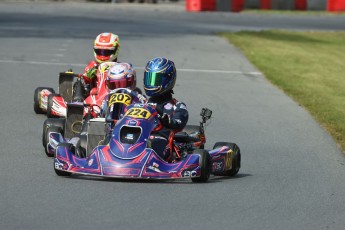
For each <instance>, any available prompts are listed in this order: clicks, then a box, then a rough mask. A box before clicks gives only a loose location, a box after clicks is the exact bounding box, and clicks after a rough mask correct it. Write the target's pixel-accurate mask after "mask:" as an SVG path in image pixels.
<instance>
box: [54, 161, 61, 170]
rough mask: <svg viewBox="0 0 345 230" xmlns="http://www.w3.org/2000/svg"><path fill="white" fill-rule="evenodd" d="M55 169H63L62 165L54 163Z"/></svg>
mask: <svg viewBox="0 0 345 230" xmlns="http://www.w3.org/2000/svg"><path fill="white" fill-rule="evenodd" d="M54 165H55V168H56V169H63V164H62V163H60V162H55V164H54Z"/></svg>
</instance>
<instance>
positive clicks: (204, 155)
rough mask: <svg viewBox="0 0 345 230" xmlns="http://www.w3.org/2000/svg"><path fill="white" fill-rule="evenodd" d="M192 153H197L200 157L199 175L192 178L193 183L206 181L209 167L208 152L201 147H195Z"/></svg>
mask: <svg viewBox="0 0 345 230" xmlns="http://www.w3.org/2000/svg"><path fill="white" fill-rule="evenodd" d="M193 154H199V155H200V157H201V159H200V168H201V175H200V177H194V178H192V181H193V182H195V183H206V182H207V181H208V179H209V178H210V173H211V167H210V154H209V153H208V152H207V151H206V150H203V149H196V150H194V152H193Z"/></svg>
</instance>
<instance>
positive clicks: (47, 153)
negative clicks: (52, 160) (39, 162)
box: [44, 126, 62, 157]
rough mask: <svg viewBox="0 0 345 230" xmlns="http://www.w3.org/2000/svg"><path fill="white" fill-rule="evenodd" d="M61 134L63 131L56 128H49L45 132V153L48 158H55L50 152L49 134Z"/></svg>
mask: <svg viewBox="0 0 345 230" xmlns="http://www.w3.org/2000/svg"><path fill="white" fill-rule="evenodd" d="M52 132H54V133H61V134H62V129H61V128H59V127H56V126H49V127H48V128H47V130H46V132H45V144H46V145H45V146H44V151H45V153H46V155H47V156H48V157H53V156H54V154H51V153H49V152H48V146H47V145H48V141H49V134H50V133H52Z"/></svg>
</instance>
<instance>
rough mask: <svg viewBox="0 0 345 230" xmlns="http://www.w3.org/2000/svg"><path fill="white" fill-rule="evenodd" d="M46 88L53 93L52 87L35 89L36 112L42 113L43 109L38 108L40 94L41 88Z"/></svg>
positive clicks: (42, 88)
mask: <svg viewBox="0 0 345 230" xmlns="http://www.w3.org/2000/svg"><path fill="white" fill-rule="evenodd" d="M44 89H47V90H49V91H50V92H52V93H55V91H54V89H52V88H47V87H37V88H36V89H35V95H34V111H35V113H36V114H44V113H45V111H43V110H42V109H41V108H40V94H41V92H42V90H44Z"/></svg>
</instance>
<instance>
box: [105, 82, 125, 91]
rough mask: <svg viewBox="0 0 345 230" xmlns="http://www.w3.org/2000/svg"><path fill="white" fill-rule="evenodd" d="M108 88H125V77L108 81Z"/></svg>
mask: <svg viewBox="0 0 345 230" xmlns="http://www.w3.org/2000/svg"><path fill="white" fill-rule="evenodd" d="M107 86H108V89H110V90H113V89H118V88H127V79H118V80H110V81H108V84H107Z"/></svg>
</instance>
